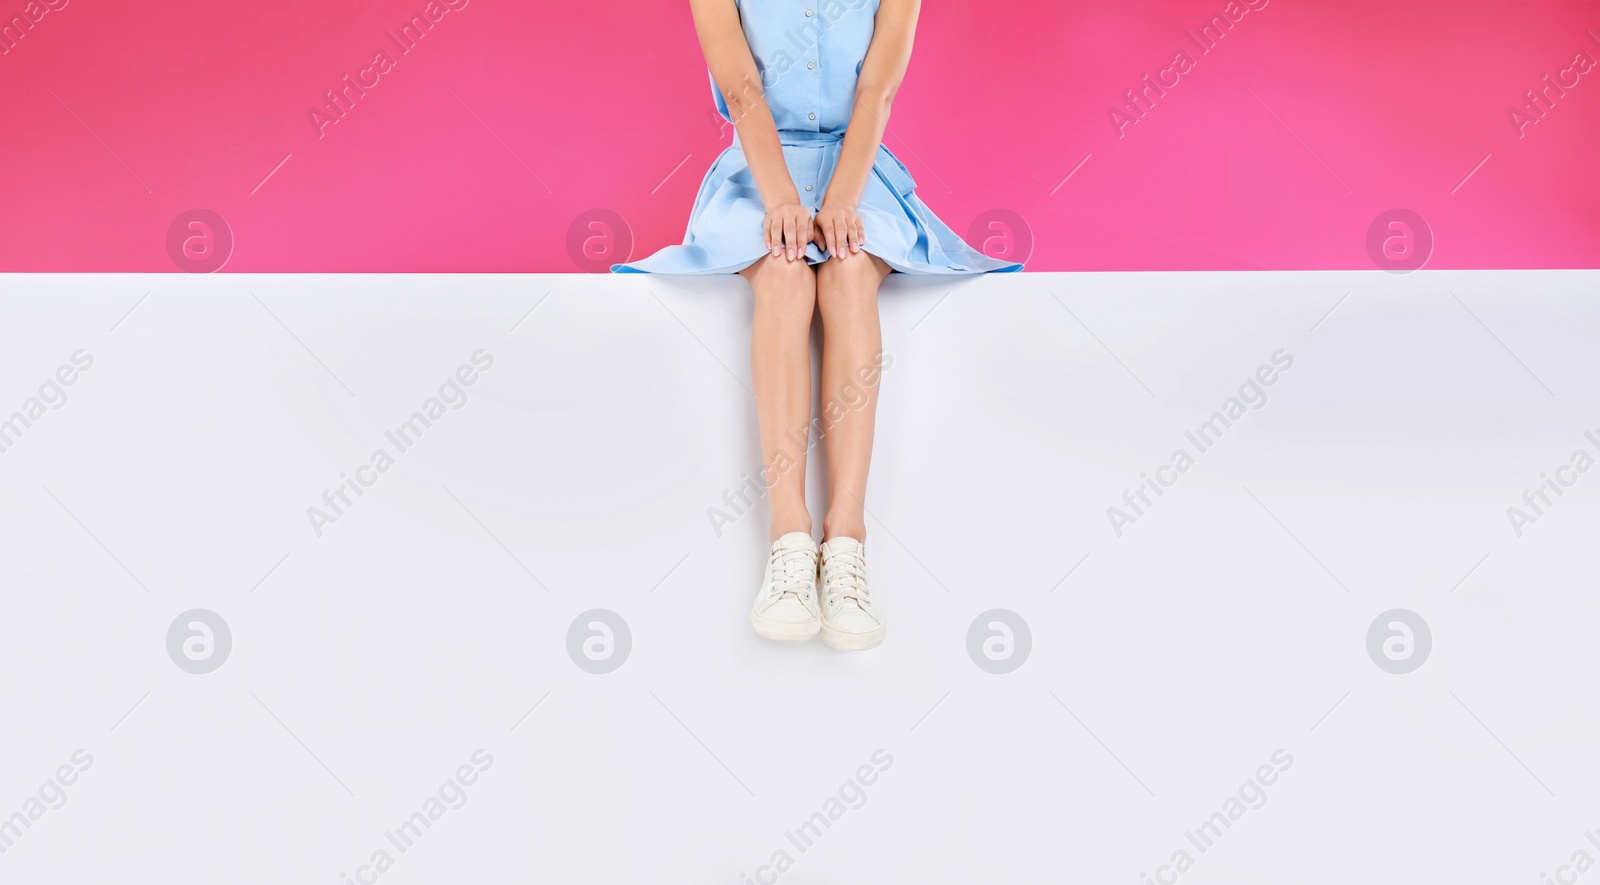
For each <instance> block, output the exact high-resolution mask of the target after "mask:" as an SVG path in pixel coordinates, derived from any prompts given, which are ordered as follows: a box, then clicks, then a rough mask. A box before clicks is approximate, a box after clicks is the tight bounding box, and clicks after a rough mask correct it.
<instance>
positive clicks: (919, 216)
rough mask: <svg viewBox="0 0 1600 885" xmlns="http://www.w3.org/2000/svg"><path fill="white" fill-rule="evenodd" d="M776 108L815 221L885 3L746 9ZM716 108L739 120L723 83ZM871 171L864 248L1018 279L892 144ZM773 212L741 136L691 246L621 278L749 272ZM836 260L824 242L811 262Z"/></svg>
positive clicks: (778, 2)
mask: <svg viewBox="0 0 1600 885" xmlns="http://www.w3.org/2000/svg"><path fill="white" fill-rule="evenodd" d="M736 2H737V5H738V7H739V18H740V20H741V22H742V24H743V27H744V35H745V39H746V40H747V41H749V43H750V51H751V54H752V55H754V56H755V61H756V67H757V68H758V69H759V70H760V72H761V84H762V89H763V91H764V93H765V96H766V100H767V105H768V106H769V107H771V108H772V115H773V120H774V122H776V123H777V126H778V138H779V141H781V142H782V144H783V159H784V163H785V164H786V165H787V166H788V168H789V174H790V176H791V177H793V178H794V186H795V191H796V192H798V193H799V194H800V201H801V203H802V204H803V205H805V206H806V207H807V208H809V209H810V210H811V211H812V213H813V214H815V213H816V211H817V209H818V208H820V207H821V205H822V197H823V194H824V193H826V192H827V189H828V182H829V181H830V180H831V179H832V178H833V170H834V167H835V166H836V165H837V164H838V162H839V149H840V147H841V144H842V141H843V138H844V132H845V128H846V127H847V126H848V125H849V124H850V113H851V111H852V110H853V109H854V105H855V92H856V78H857V77H858V76H859V75H860V73H861V65H862V63H863V62H864V61H865V60H866V57H867V46H868V45H869V44H870V43H871V42H872V30H873V20H874V18H875V16H876V15H877V12H878V0H736ZM711 91H712V93H713V94H714V95H715V96H716V101H717V110H718V111H719V112H720V113H721V114H722V117H723V119H725V120H728V121H729V122H730V123H731V122H732V120H731V118H730V117H729V116H728V107H727V104H726V102H724V101H723V98H722V95H721V93H720V92H719V91H718V90H717V87H716V82H715V81H714V80H713V81H712V84H711ZM872 171H873V174H872V175H871V176H869V177H868V178H867V186H866V188H865V189H864V190H863V192H862V194H861V202H860V203H859V204H858V205H857V206H856V211H857V212H858V213H859V214H860V215H861V224H862V228H863V229H864V231H865V232H866V242H865V243H864V244H863V245H862V249H863V250H865V251H867V252H870V253H872V254H873V255H876V256H878V257H879V258H882V259H883V260H884V262H885V263H886V264H888V265H889V266H890V267H891V268H893V269H894V270H897V271H900V272H901V273H918V274H968V273H987V272H991V271H1017V270H1021V269H1022V265H1021V264H1018V263H1016V262H1013V261H1001V260H998V259H995V258H990V257H989V256H987V255H984V254H983V253H981V252H979V251H977V250H976V249H973V248H972V247H971V246H968V245H967V244H966V243H965V242H963V241H962V239H961V238H960V237H959V236H957V235H956V233H955V232H954V231H952V230H951V229H950V228H949V227H948V226H947V225H945V223H944V222H942V221H940V220H939V217H938V216H936V215H934V214H933V210H931V209H929V208H928V207H927V205H925V204H924V203H923V202H922V200H920V199H918V197H917V195H916V193H915V191H916V188H917V183H916V182H915V181H914V180H913V179H912V178H911V173H910V172H909V171H907V170H906V167H905V165H904V164H903V163H901V162H900V161H899V159H897V158H896V157H895V156H894V154H891V153H890V152H889V149H888V148H886V147H880V148H879V149H878V157H877V160H876V161H875V162H874V163H873V166H872ZM765 217H766V209H765V207H764V206H763V204H762V202H761V194H760V192H759V191H757V190H756V184H755V180H754V179H753V178H752V177H751V175H750V167H749V166H748V165H746V163H745V158H744V150H743V149H742V148H741V147H740V146H739V136H738V133H737V132H735V133H734V138H733V146H732V147H730V148H728V149H727V150H725V151H723V152H722V154H721V156H719V157H717V160H716V162H715V163H712V164H711V169H710V171H709V172H707V173H706V177H705V180H704V181H703V182H701V184H700V193H699V194H698V195H697V196H696V197H695V200H694V210H693V212H691V213H690V215H689V227H688V231H687V232H686V233H685V235H684V241H683V244H682V245H678V246H668V247H666V248H664V249H662V250H661V251H659V252H657V253H655V254H654V255H651V256H649V257H648V258H644V259H641V260H639V261H635V262H632V263H630V264H616V265H612V267H611V270H612V272H613V273H661V274H714V273H733V272H735V271H739V270H742V269H744V268H746V267H748V266H749V265H751V264H754V263H755V262H756V261H757V260H758V259H760V258H761V257H763V256H764V255H767V254H768V252H767V248H766V243H765V234H764V230H763V227H762V220H763V219H764V218H765ZM827 259H828V254H827V252H825V251H824V250H823V249H822V248H821V247H819V246H818V245H817V244H816V243H810V244H808V245H807V247H806V261H807V262H808V263H810V264H820V263H822V262H824V261H826V260H827Z"/></svg>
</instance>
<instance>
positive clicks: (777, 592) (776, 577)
mask: <svg viewBox="0 0 1600 885" xmlns="http://www.w3.org/2000/svg"><path fill="white" fill-rule="evenodd" d="M816 569H817V559H816V555H815V554H814V553H812V552H811V551H810V550H807V549H806V548H804V547H795V548H792V549H789V550H774V551H772V585H771V588H770V589H769V590H768V592H767V598H768V599H770V600H772V601H773V602H781V601H782V600H783V598H784V597H785V596H791V597H793V598H795V599H798V600H800V601H801V602H810V601H811V594H812V589H811V587H812V581H813V580H815V578H814V575H815V574H816Z"/></svg>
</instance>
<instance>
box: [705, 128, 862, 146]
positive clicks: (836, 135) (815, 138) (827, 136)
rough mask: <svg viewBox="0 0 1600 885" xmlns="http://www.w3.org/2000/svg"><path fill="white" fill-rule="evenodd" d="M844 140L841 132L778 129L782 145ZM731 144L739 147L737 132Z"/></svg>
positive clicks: (814, 143) (779, 140)
mask: <svg viewBox="0 0 1600 885" xmlns="http://www.w3.org/2000/svg"><path fill="white" fill-rule="evenodd" d="M842 141H844V133H843V132H812V131H811V130H809V129H779V130H778V143H779V144H781V145H783V146H784V147H821V146H824V145H830V144H838V143H840V142H842ZM733 146H734V147H740V145H739V133H738V132H737V131H736V132H734V133H733Z"/></svg>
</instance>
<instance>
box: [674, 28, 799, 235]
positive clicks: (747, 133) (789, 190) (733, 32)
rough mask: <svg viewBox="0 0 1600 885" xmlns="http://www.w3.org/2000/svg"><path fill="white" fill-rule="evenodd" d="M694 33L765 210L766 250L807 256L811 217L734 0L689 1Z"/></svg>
mask: <svg viewBox="0 0 1600 885" xmlns="http://www.w3.org/2000/svg"><path fill="white" fill-rule="evenodd" d="M689 6H690V9H691V11H692V12H693V13H694V27H695V32H696V33H697V34H699V36H700V49H701V51H702V52H704V53H705V56H706V66H707V67H709V68H710V69H711V79H713V80H715V81H716V84H717V90H718V91H719V92H721V93H722V99H723V101H724V102H726V103H727V105H728V116H730V117H732V118H733V125H734V128H735V129H736V130H737V131H738V133H739V144H740V146H741V147H742V148H743V149H744V156H745V163H746V164H747V165H748V166H749V167H750V175H751V177H753V178H754V179H755V183H756V190H757V191H759V192H760V194H761V203H762V206H763V207H764V208H765V209H766V211H767V217H766V220H765V234H766V243H767V250H768V251H770V252H772V254H774V255H780V254H783V252H784V250H785V249H787V252H788V257H789V259H790V260H791V261H792V260H795V259H796V258H799V257H801V256H802V255H804V254H805V248H806V244H807V243H808V242H810V241H811V238H812V224H811V212H810V210H808V209H806V208H805V207H804V206H802V205H801V204H800V194H799V193H798V192H797V191H796V190H795V187H794V179H792V178H791V177H790V176H789V168H788V166H787V165H785V163H784V160H783V146H782V145H781V144H780V143H779V142H778V126H777V124H776V123H775V122H773V118H772V109H771V108H769V107H768V106H767V100H766V96H765V95H764V94H763V91H762V88H761V73H760V71H759V70H758V69H757V68H756V61H755V57H754V56H753V55H751V54H750V44H749V42H748V41H746V40H745V37H744V29H743V27H741V26H740V23H739V9H738V7H737V6H735V5H734V2H733V0H689Z"/></svg>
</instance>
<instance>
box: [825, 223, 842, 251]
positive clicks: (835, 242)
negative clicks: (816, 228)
mask: <svg viewBox="0 0 1600 885" xmlns="http://www.w3.org/2000/svg"><path fill="white" fill-rule="evenodd" d="M822 233H823V236H824V238H825V239H826V240H827V241H828V256H829V257H830V258H837V257H838V255H839V223H838V222H837V221H836V220H834V219H832V218H830V219H828V220H827V221H826V222H824V223H823V226H822Z"/></svg>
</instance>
